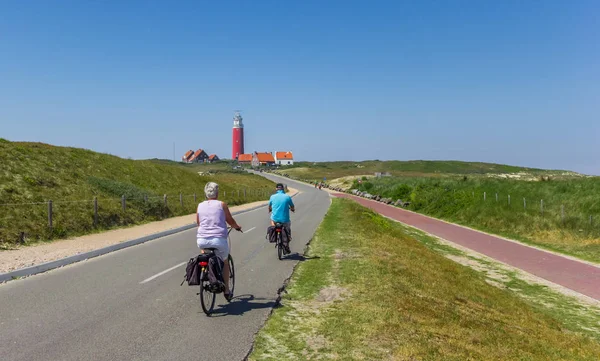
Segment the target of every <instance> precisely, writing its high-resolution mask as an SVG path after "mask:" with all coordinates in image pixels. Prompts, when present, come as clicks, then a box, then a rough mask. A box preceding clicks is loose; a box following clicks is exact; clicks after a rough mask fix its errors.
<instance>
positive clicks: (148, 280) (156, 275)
mask: <svg viewBox="0 0 600 361" xmlns="http://www.w3.org/2000/svg"><path fill="white" fill-rule="evenodd" d="M186 263H187V262H181V263H180V264H178V265H175V266H173V267H171V268H169V269H166V270H164V271H162V272H160V273H157V274H155V275H154V276H152V277H149V278H146V279H145V280H143V281H142V282H140V284H143V283H146V282H150V281H152V280H153V279H155V278H156V277H160V276H162V275H164V274H165V273H167V272H169V271H172V270H174V269H175V268H177V267H181V266H183V265H184V264H186Z"/></svg>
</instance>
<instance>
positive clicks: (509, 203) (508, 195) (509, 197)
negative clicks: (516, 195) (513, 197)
mask: <svg viewBox="0 0 600 361" xmlns="http://www.w3.org/2000/svg"><path fill="white" fill-rule="evenodd" d="M508 205H509V206H510V194H509V195H508Z"/></svg>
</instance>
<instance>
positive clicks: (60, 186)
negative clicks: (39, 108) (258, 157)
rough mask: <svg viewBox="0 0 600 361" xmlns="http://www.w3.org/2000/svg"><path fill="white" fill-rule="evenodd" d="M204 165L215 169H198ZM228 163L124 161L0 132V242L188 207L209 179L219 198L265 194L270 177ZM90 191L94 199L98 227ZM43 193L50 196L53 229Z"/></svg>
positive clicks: (235, 201) (53, 235)
mask: <svg viewBox="0 0 600 361" xmlns="http://www.w3.org/2000/svg"><path fill="white" fill-rule="evenodd" d="M208 169H212V170H213V171H218V172H217V173H216V174H213V175H209V176H200V175H198V172H199V171H207V170H208ZM227 169H228V167H227V165H222V164H221V165H219V164H217V165H182V164H179V163H176V162H167V161H156V160H152V161H151V160H143V161H138V160H127V159H122V158H119V157H115V156H112V155H108V154H101V153H96V152H92V151H90V150H85V149H77V148H68V147H55V146H51V145H47V144H40V143H17V142H9V141H6V140H1V139H0V244H3V245H4V246H3V247H10V245H11V244H15V243H16V242H17V241H18V239H19V235H20V233H21V232H25V237H26V239H27V241H28V242H32V241H36V240H49V239H56V238H64V237H68V236H73V235H80V234H85V233H89V232H95V231H98V230H103V229H110V228H114V227H119V226H126V225H131V224H138V223H143V222H148V221H152V220H158V219H163V218H166V217H171V216H176V215H183V214H189V213H193V212H194V210H195V207H196V203H194V197H193V194H194V193H196V194H197V200H198V201H199V200H200V199H201V198H202V197H203V189H204V185H205V184H206V182H208V181H215V182H217V183H219V184H220V186H221V196H222V197H221V198H224V200H225V201H227V202H228V203H230V204H232V205H235V204H241V203H245V202H252V201H257V200H263V199H267V192H269V191H271V190H272V188H273V186H274V185H273V183H272V182H270V181H268V180H266V179H264V178H262V177H259V176H255V175H250V174H247V173H241V172H240V173H234V172H228V171H227ZM244 190H246V197H244ZM238 191H240V193H239V195H238ZM180 193H181V194H182V198H183V206H182V205H181V203H180V198H179V194H180ZM165 194H166V195H167V205H166V206H165V204H164V198H163V196H164V195H165ZM123 195H125V197H126V210H125V211H123V209H122V204H121V197H122V196H123ZM223 196H224V197H223ZM94 197H97V198H98V224H97V226H96V227H94V211H93V209H94V208H93V198H94ZM48 200H52V201H53V202H54V204H53V212H54V219H53V229H52V230H50V229H49V227H48V205H47V203H46V202H47V201H48Z"/></svg>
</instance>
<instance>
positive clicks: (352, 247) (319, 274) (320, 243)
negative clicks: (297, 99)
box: [249, 199, 600, 361]
mask: <svg viewBox="0 0 600 361" xmlns="http://www.w3.org/2000/svg"><path fill="white" fill-rule="evenodd" d="M306 258H307V259H306V260H305V261H303V262H301V263H299V264H298V266H297V268H296V270H295V272H294V274H293V276H292V279H291V280H290V283H289V286H288V289H287V291H288V293H287V294H284V296H283V297H282V306H281V307H279V308H277V309H275V310H274V312H273V314H272V316H271V317H270V318H269V320H268V321H267V323H266V324H265V326H264V328H263V329H262V330H261V331H260V332H259V333H258V335H257V339H256V343H255V346H254V349H253V352H252V354H251V355H250V357H249V359H250V360H283V359H285V360H310V359H340V360H375V359H377V360H461V361H462V360H571V361H573V360H597V359H598V356H599V355H600V344H599V343H598V342H597V341H596V340H594V339H593V338H591V337H588V336H586V335H583V334H579V333H576V332H573V331H570V330H569V328H567V326H565V325H564V324H563V323H562V322H561V321H560V320H559V319H557V318H554V317H553V316H552V314H551V313H545V312H540V311H539V310H536V309H535V308H533V307H531V306H530V305H529V304H527V303H526V302H525V301H523V300H521V299H520V298H519V297H517V296H516V295H514V294H511V293H509V292H506V291H504V290H501V289H499V288H497V287H494V286H491V285H489V284H488V283H486V279H485V277H484V276H483V275H482V274H480V273H478V272H477V271H474V270H472V269H470V268H467V267H464V266H461V265H459V264H457V263H455V262H454V261H451V260H449V259H447V258H445V257H444V256H442V255H440V254H437V253H436V252H432V251H431V250H430V249H428V248H427V247H426V246H425V245H423V244H422V243H420V242H419V241H417V240H416V239H414V238H413V237H412V236H410V235H409V234H408V233H407V230H406V229H405V228H403V226H402V225H400V224H398V223H395V222H393V221H390V220H387V219H385V218H383V217H381V216H379V215H377V214H375V213H374V212H372V211H370V210H368V209H366V208H364V207H361V206H360V205H358V204H356V203H355V202H352V201H349V200H342V199H336V200H334V201H333V204H332V206H331V208H330V210H329V212H328V213H327V216H326V217H325V219H324V221H323V223H322V224H321V226H320V227H319V229H318V230H317V233H316V235H315V237H314V238H313V240H312V242H311V243H310V247H309V249H308V251H307V254H306Z"/></svg>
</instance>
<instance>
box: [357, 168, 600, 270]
mask: <svg viewBox="0 0 600 361" xmlns="http://www.w3.org/2000/svg"><path fill="white" fill-rule="evenodd" d="M352 188H356V189H359V190H362V191H366V192H369V193H370V194H377V195H381V196H382V197H391V198H393V199H402V200H404V201H409V202H410V205H409V206H408V209H410V210H412V211H416V212H419V213H423V214H426V215H429V216H432V217H436V218H440V219H444V220H447V221H450V222H453V223H458V224H462V225H465V226H469V227H473V228H476V229H479V230H482V231H485V232H489V233H495V234H499V235H502V236H505V237H508V238H512V239H516V240H520V241H522V242H524V243H528V244H531V245H535V246H539V247H542V248H546V249H548V250H552V251H556V252H560V253H564V254H568V255H572V256H575V257H579V258H581V259H585V260H588V261H592V262H596V263H600V178H599V177H587V178H571V179H562V180H549V181H535V182H534V181H522V180H512V179H493V178H487V177H467V178H466V179H464V178H457V177H454V178H445V179H436V178H427V177H386V178H380V179H369V180H366V181H363V182H362V183H361V184H359V183H358V182H355V183H354V185H353V186H352ZM484 194H485V198H484ZM496 194H497V195H498V196H497V197H498V198H496ZM509 195H510V203H509ZM542 201H543V202H542ZM542 203H543V204H542ZM563 215H564V217H563Z"/></svg>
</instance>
